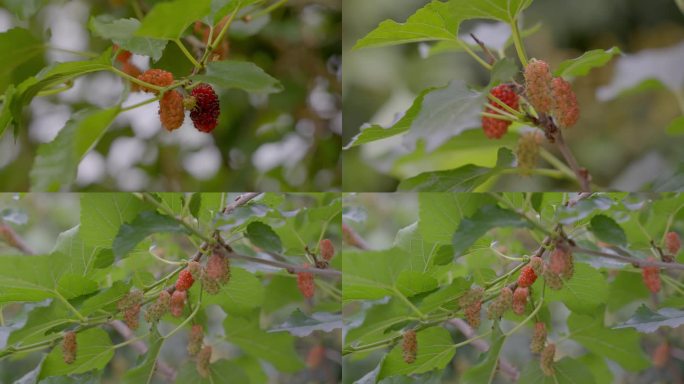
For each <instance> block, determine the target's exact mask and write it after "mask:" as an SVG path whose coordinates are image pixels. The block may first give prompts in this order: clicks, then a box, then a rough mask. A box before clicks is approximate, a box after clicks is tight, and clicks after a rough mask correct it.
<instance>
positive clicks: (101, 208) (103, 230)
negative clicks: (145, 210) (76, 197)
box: [80, 193, 143, 248]
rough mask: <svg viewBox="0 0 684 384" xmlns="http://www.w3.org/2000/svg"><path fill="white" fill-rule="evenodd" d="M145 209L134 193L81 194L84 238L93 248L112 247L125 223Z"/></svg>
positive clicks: (82, 233)
mask: <svg viewBox="0 0 684 384" xmlns="http://www.w3.org/2000/svg"><path fill="white" fill-rule="evenodd" d="M142 207H143V203H142V201H141V200H140V199H138V198H136V197H135V196H133V195H132V194H130V193H84V194H82V195H81V230H80V231H81V238H82V239H83V242H84V243H85V244H87V245H89V246H92V247H101V248H111V247H112V244H113V243H114V238H115V237H116V234H117V233H118V232H119V227H121V225H122V224H124V223H126V222H129V221H131V220H133V219H135V217H136V216H137V215H138V213H139V212H140V210H141V209H142Z"/></svg>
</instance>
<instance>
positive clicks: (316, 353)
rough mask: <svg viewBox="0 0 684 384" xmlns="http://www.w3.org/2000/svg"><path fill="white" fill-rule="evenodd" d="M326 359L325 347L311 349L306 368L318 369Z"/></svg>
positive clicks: (319, 346)
mask: <svg viewBox="0 0 684 384" xmlns="http://www.w3.org/2000/svg"><path fill="white" fill-rule="evenodd" d="M323 359H325V347H324V346H322V345H316V346H314V347H312V348H311V349H309V353H308V354H307V355H306V366H307V367H309V368H316V367H318V366H319V365H321V363H322V362H323Z"/></svg>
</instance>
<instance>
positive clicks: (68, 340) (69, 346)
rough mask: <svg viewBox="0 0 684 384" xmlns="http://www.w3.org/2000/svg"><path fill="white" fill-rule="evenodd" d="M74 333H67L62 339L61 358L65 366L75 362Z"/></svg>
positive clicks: (75, 346)
mask: <svg viewBox="0 0 684 384" xmlns="http://www.w3.org/2000/svg"><path fill="white" fill-rule="evenodd" d="M76 349H77V345H76V332H74V331H67V332H66V333H64V338H63V339H62V357H63V358H64V362H65V363H66V364H72V363H73V362H74V361H75V360H76Z"/></svg>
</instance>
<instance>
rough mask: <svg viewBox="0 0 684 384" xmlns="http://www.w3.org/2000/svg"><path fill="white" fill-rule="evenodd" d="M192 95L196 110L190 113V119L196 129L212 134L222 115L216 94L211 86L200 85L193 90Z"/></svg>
mask: <svg viewBox="0 0 684 384" xmlns="http://www.w3.org/2000/svg"><path fill="white" fill-rule="evenodd" d="M191 95H192V96H193V97H194V98H195V108H193V109H192V111H190V118H191V119H192V122H193V124H194V125H195V128H197V129H198V130H199V131H201V132H206V133H210V132H212V131H213V130H214V128H216V125H218V117H219V114H221V106H220V105H219V100H218V96H217V95H216V92H214V89H213V88H212V87H211V86H210V85H208V84H200V85H198V86H197V87H195V88H193V89H192V92H191Z"/></svg>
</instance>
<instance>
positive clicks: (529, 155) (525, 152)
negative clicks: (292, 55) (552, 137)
mask: <svg viewBox="0 0 684 384" xmlns="http://www.w3.org/2000/svg"><path fill="white" fill-rule="evenodd" d="M542 138H543V136H542V134H541V132H540V131H534V132H528V133H525V134H523V135H522V136H520V140H518V147H517V148H516V158H517V159H518V168H519V169H520V170H521V171H522V174H523V175H527V176H529V175H530V174H531V170H532V169H534V168H535V167H536V166H537V161H538V160H539V145H540V144H541V143H542Z"/></svg>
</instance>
